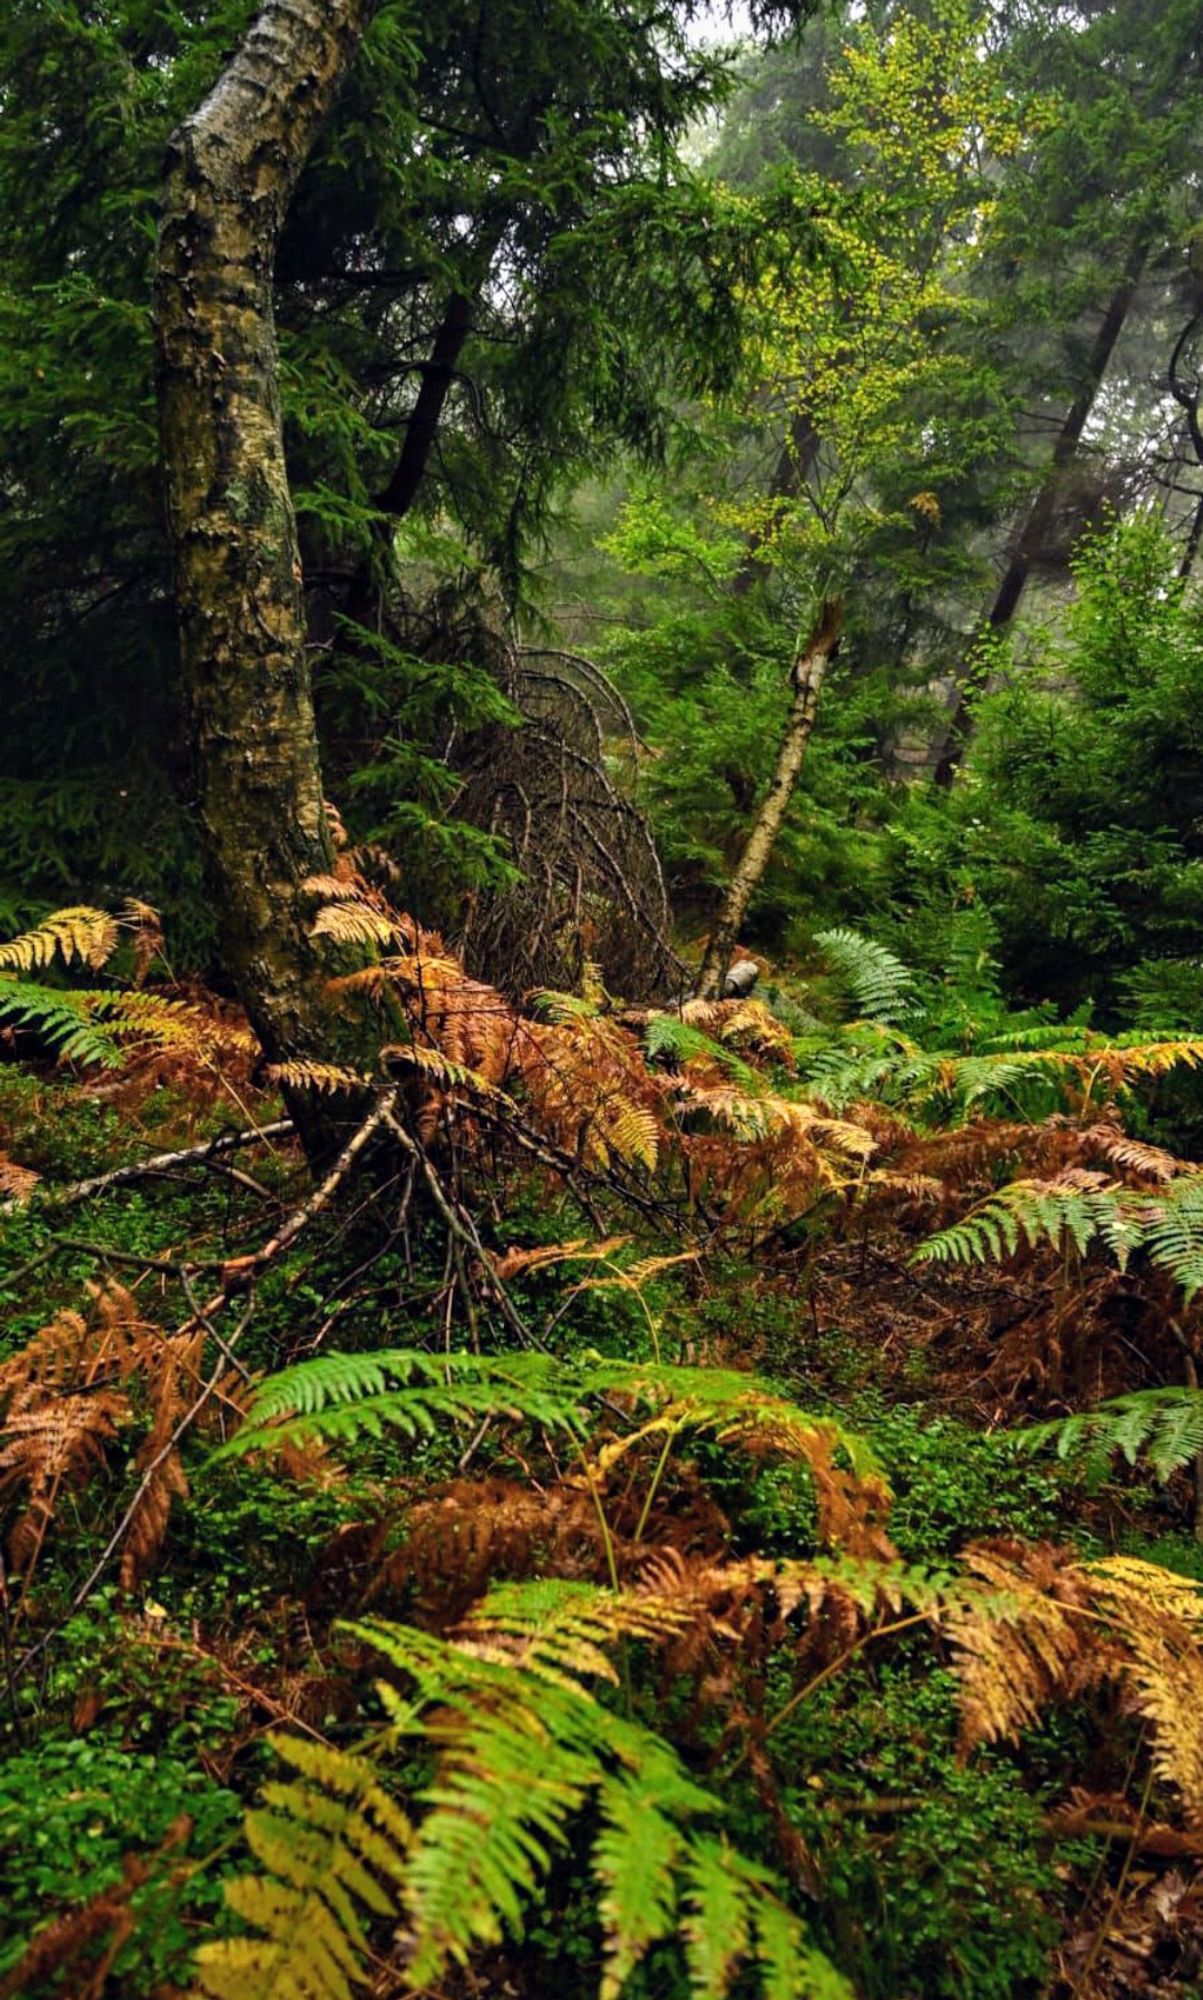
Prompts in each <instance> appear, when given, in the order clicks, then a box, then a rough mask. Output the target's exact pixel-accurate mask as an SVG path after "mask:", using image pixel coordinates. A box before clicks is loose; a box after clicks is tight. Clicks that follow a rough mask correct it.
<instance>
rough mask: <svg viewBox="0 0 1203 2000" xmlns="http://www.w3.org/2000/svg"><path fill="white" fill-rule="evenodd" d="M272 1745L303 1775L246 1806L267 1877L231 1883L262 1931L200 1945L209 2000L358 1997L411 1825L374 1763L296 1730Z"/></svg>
mask: <svg viewBox="0 0 1203 2000" xmlns="http://www.w3.org/2000/svg"><path fill="white" fill-rule="evenodd" d="M272 1742H273V1746H274V1748H275V1750H276V1752H277V1754H278V1755H279V1756H280V1757H281V1758H283V1760H284V1761H285V1762H286V1763H288V1764H291V1765H292V1766H293V1768H294V1770H296V1771H297V1772H299V1773H300V1782H298V1781H296V1780H293V1781H291V1782H286V1783H281V1782H279V1781H277V1782H275V1783H273V1784H269V1785H267V1786H266V1787H265V1789H264V1799H265V1801H266V1806H267V1809H266V1810H264V1809H262V1808H261V1809H259V1810H256V1811H252V1812H250V1813H248V1814H247V1816H246V1822H245V1825H246V1837H247V1843H248V1845H249V1847H250V1849H251V1852H252V1853H253V1854H254V1856H255V1858H256V1860H257V1861H259V1862H260V1863H261V1864H262V1866H263V1868H264V1869H265V1870H266V1871H267V1872H266V1873H265V1874H263V1875H259V1876H251V1877H249V1878H244V1879H242V1880H237V1881H232V1882H227V1884H226V1890H225V1894H226V1900H227V1902H228V1903H229V1905H230V1907H231V1908H232V1909H233V1910H235V1911H236V1912H237V1914H238V1915H239V1916H240V1917H242V1918H243V1919H244V1920H245V1921H246V1923H247V1924H248V1925H251V1926H253V1928H254V1930H255V1931H257V1932H258V1933H259V1935H258V1936H250V1937H237V1938H223V1939H222V1940H221V1941H220V1942H219V1943H209V1944H202V1945H201V1946H200V1947H199V1949H198V1951H197V1954H196V1964H197V1973H198V1978H199V1991H200V1992H201V1993H203V1994H208V1995H209V1996H211V2000H351V1994H352V1989H353V1986H355V1985H359V1984H361V1982H362V1979H363V1969H364V1965H365V1961H366V1957H367V1950H368V1940H367V1935H366V1932H365V1929H364V1922H365V1920H366V1919H368V1918H370V1917H377V1918H379V1917H386V1916H388V1915H389V1914H390V1913H391V1912H392V1910H393V1909H394V1907H395V1901H396V1896H397V1893H398V1891H399V1889H400V1887H401V1885H402V1884H403V1883H404V1882H405V1879H406V1855H407V1850H408V1848H409V1846H410V1842H411V1838H412V1830H411V1828H410V1824H409V1821H408V1819H407V1818H406V1816H405V1814H404V1813H403V1812H402V1810H401V1808H400V1807H399V1806H398V1805H397V1803H396V1801H395V1800H394V1799H393V1798H392V1796H391V1794H390V1793H389V1792H388V1791H387V1790H386V1789H385V1787H384V1786H383V1785H382V1783H381V1782H380V1778H379V1774H378V1772H377V1769H376V1766H375V1764H374V1763H373V1762H372V1761H371V1760H370V1759H368V1758H366V1757H361V1756H355V1755H352V1754H350V1753H349V1752H347V1751H345V1750H337V1749H334V1748H332V1747H331V1746H330V1745H329V1744H326V1743H321V1744H318V1743H311V1742H308V1741H306V1740H305V1739H303V1738H300V1737H296V1736H285V1735H279V1736H275V1737H273V1739H272ZM386 1885H387V1886H386Z"/></svg>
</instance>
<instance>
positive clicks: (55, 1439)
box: [0, 1389, 129, 1578]
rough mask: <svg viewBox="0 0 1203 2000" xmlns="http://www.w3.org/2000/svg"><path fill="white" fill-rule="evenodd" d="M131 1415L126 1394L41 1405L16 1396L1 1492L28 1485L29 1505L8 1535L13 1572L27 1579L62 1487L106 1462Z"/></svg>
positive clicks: (1, 1461) (0, 1451)
mask: <svg viewBox="0 0 1203 2000" xmlns="http://www.w3.org/2000/svg"><path fill="white" fill-rule="evenodd" d="M128 1415H129V1401H128V1398H127V1397H126V1396H124V1395H123V1394H121V1393H119V1392H118V1391H116V1390H112V1389H101V1390H97V1391H96V1392H95V1393H94V1394H93V1395H90V1396H86V1397H85V1396H81V1397H70V1396H64V1397H60V1398H58V1399H57V1400H56V1401H55V1402H52V1403H42V1404H41V1405H38V1404H37V1403H36V1402H34V1400H33V1397H32V1395H28V1396H26V1397H15V1398H14V1399H13V1401H12V1402H11V1403H10V1406H9V1409H8V1412H7V1414H6V1416H5V1420H4V1444H3V1446H2V1447H0V1493H7V1492H10V1491H11V1490H12V1489H13V1488H14V1487H24V1489H25V1494H26V1505H25V1508H24V1511H23V1512H22V1513H21V1514H19V1515H18V1517H17V1519H16V1521H15V1523H14V1525H13V1527H12V1529H11V1532H10V1535H9V1552H10V1555H11V1557H12V1563H13V1568H14V1569H15V1570H16V1571H17V1572H18V1573H19V1574H21V1575H23V1576H25V1577H26V1578H28V1576H29V1573H30V1571H31V1570H32V1568H33V1565H34V1563H35V1562H36V1560H37V1557H38V1554H39V1552H40V1550H41V1546H42V1543H43V1541H44V1540H45V1537H46V1531H47V1529H48V1527H49V1525H50V1522H51V1519H52V1517H53V1514H54V1510H55V1505H56V1502H57V1500H58V1495H59V1491H60V1489H61V1487H62V1486H63V1485H72V1486H75V1485H81V1484H83V1483H84V1482H85V1481H86V1480H87V1479H88V1478H89V1476H90V1475H91V1474H92V1473H93V1472H95V1471H96V1470H98V1469H99V1467H100V1466H102V1465H103V1463H104V1457H105V1449H106V1447H107V1446H108V1445H109V1444H111V1443H112V1442H113V1441H114V1439H115V1438H116V1436H117V1426H118V1424H119V1423H120V1422H121V1421H122V1420H124V1419H125V1418H126V1417H127V1416H128Z"/></svg>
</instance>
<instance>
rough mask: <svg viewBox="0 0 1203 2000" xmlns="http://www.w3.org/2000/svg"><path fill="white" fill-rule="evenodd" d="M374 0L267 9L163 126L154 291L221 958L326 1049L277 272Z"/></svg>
mask: <svg viewBox="0 0 1203 2000" xmlns="http://www.w3.org/2000/svg"><path fill="white" fill-rule="evenodd" d="M372 5H373V0H267V4H266V5H265V6H264V7H263V9H262V11H261V12H260V14H259V15H258V17H257V19H256V20H255V21H254V23H253V24H252V26H251V27H250V29H249V30H248V32H247V34H246V36H245V39H244V40H243V42H242V45H241V47H240V48H239V49H238V51H237V53H236V54H235V56H234V57H233V58H232V60H231V62H230V64H229V66H228V68H227V69H226V71H225V74H224V75H223V76H222V77H221V79H220V81H219V82H218V83H217V85H216V86H215V88H214V89H213V90H212V91H211V92H210V94H209V96H208V97H207V98H206V99H205V101H204V103H203V104H202V105H201V106H200V108H199V109H198V110H197V111H196V112H194V113H193V115H192V116H191V117H190V118H188V119H187V120H186V121H185V123H184V124H183V125H181V126H180V128H179V130H178V131H177V132H176V133H175V134H174V135H173V137H172V139H171V141H170V144H169V148H168V153H167V160H166V166H165V174H164V182H163V190H162V206H161V217H160V227H159V241H158V261H157V271H156V282H155V303H154V314H155V338H156V348H157V363H158V395H159V421H160V437H161V445H162V455H163V467H164V475H165V484H166V493H167V517H168V529H169V535H170V540H171V546H172V553H173V559H174V566H175V588H176V597H177V602H178V607H179V622H180V643H181V656H182V665H183V675H184V684H185V688H186V691H187V697H188V701H189V706H190V712H191V733H192V743H193V751H194V757H195V765H196V784H197V794H198V804H199V810H200V817H201V823H202V827H203V831H204V836H205V842H206V847H207V852H208V860H209V867H210V874H211V881H212V888H213V893H214V896H215V899H216V903H217V908H218V913H219V920H220V927H221V930H220V947H221V952H222V961H223V965H224V967H225V969H226V971H227V972H228V974H229V977H230V978H231V980H232V981H233V984H234V986H235V989H236V991H237V992H238V995H239V997H240V998H241V1000H242V1001H243V1003H244V1005H245V1006H246V1009H247V1012H248V1014H249V1015H250V1018H251V1021H252V1024H253V1025H254V1028H255V1030H256V1032H257V1033H258V1035H259V1037H260V1039H261V1040H262V1042H263V1045H264V1048H265V1049H266V1051H267V1053H268V1055H269V1056H271V1057H272V1058H273V1059H275V1060H280V1059H284V1058H287V1057H290V1056H295V1055H311V1056H312V1055H317V1054H319V1053H322V1052H328V1051H330V1050H331V1048H332V1037H331V1018H330V1005H329V1002H328V1001H327V1000H326V997H325V990H324V989H325V979H324V975H323V972H322V968H321V966H320V964H319V962H318V960H317V957H316V954H315V950H314V947H313V946H312V944H311V942H310V940H309V937H308V918H309V911H308V909H307V907H306V898H305V896H304V894H303V893H302V887H301V885H302V884H303V882H304V881H305V878H306V877H307V876H310V875H312V874H315V873H320V872H325V871H327V870H328V868H329V865H330V860H331V850H330V839H329V834H328V831H327V825H326V816H325V809H324V805H323V799H322V781H321V771H320V767H319V759H318V743H317V735H316V731H315V728H314V718H313V704H312V699H311V694H310V679H309V665H308V656H307V652H306V621H305V606H304V599H303V594H302V586H301V565H300V557H299V554H298V546H297V533H296V517H295V514H294V510H293V503H292V496H291V493H290V491H289V485H288V474H287V470H286V467H285V462H284V440H283V431H282V424H281V410H280V387H279V379H278V371H277V364H276V336H275V324H274V319H273V312H272V282H273V267H274V263H275V255H276V246H277V243H278V240H279V235H280V230H281V226H282V224H283V222H284V217H285V214H286V211H287V209H288V204H289V201H290V199H291V197H292V193H293V189H294V187H295V185H296V182H297V179H298V177H299V175H300V172H301V169H302V167H303V166H304V163H305V160H306V158H307V157H308V154H309V151H310V148H311V146H312V144H313V142H314V139H315V137H316V135H317V132H318V129H319V127H320V125H321V123H322V121H323V119H324V118H325V116H326V114H327V112H328V110H329V108H330V106H331V104H332V102H333V99H334V96H335V94H336V91H337V89H338V85H339V83H340V80H341V78H342V76H343V74H344V73H345V71H346V68H347V65H348V63H349V61H350V59H351V56H352V54H353V52H354V50H355V47H356V45H357V43H358V40H359V37H360V35H361V34H362V32H363V29H364V27H365V25H366V23H367V20H368V18H369V16H370V13H371V11H372Z"/></svg>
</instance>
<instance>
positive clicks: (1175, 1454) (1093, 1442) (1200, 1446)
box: [1016, 1388, 1203, 1483]
mask: <svg viewBox="0 0 1203 2000" xmlns="http://www.w3.org/2000/svg"><path fill="white" fill-rule="evenodd" d="M1016 1442H1017V1443H1018V1444H1020V1445H1021V1446H1022V1447H1024V1448H1026V1449H1028V1450H1036V1449H1039V1448H1040V1447H1041V1446H1043V1445H1046V1444H1051V1445H1054V1446H1055V1447H1056V1451H1057V1456H1058V1457H1059V1458H1073V1457H1077V1456H1079V1455H1081V1456H1083V1457H1085V1459H1086V1461H1087V1467H1088V1470H1091V1471H1104V1470H1106V1467H1107V1465H1108V1463H1109V1462H1110V1460H1111V1459H1113V1458H1115V1457H1116V1456H1117V1455H1119V1456H1122V1457H1123V1458H1124V1459H1125V1460H1126V1461H1127V1463H1128V1464H1129V1465H1135V1464H1136V1462H1137V1460H1138V1459H1139V1458H1140V1457H1142V1456H1143V1457H1144V1458H1145V1459H1147V1461H1148V1464H1149V1468H1150V1470H1151V1471H1152V1473H1153V1475H1154V1477H1155V1478H1157V1479H1159V1480H1161V1481H1162V1483H1164V1482H1165V1481H1166V1480H1167V1479H1169V1478H1170V1477H1171V1475H1172V1474H1173V1473H1175V1472H1177V1471H1179V1470H1180V1469H1181V1467H1182V1466H1184V1465H1189V1464H1191V1463H1192V1462H1193V1461H1194V1460H1195V1459H1196V1458H1198V1457H1199V1455H1200V1453H1201V1452H1203V1389H1188V1388H1182V1389H1141V1390H1137V1391H1135V1392H1134V1393H1133V1394H1131V1395H1128V1396H1116V1397H1114V1398H1112V1400H1111V1401H1110V1402H1107V1403H1101V1404H1100V1405H1099V1407H1098V1408H1097V1409H1095V1410H1082V1411H1079V1412H1078V1413H1077V1414H1076V1415H1075V1416H1072V1417H1066V1418H1064V1419H1063V1420H1061V1421H1059V1422H1057V1423H1051V1424H1036V1425H1033V1426H1032V1427H1031V1428H1030V1429H1028V1430H1025V1431H1020V1432H1019V1433H1018V1435H1017V1439H1016Z"/></svg>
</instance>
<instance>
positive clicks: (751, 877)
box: [696, 597, 844, 1000]
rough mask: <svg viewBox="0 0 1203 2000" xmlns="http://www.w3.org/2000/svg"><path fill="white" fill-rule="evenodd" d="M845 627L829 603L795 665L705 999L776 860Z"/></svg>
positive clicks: (834, 600)
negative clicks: (769, 776) (772, 764)
mask: <svg viewBox="0 0 1203 2000" xmlns="http://www.w3.org/2000/svg"><path fill="white" fill-rule="evenodd" d="M843 623H844V605H843V599H842V598H838V597H829V598H826V599H825V600H824V602H823V606H822V609H821V610H820V612H819V615H818V618H817V619H816V620H815V623H814V625H813V627H812V628H811V633H810V637H809V638H808V639H807V641H806V644H805V646H803V648H802V650H801V651H800V652H799V654H798V657H797V660H796V661H795V663H794V675H793V680H794V698H793V701H792V703H791V705H790V712H789V720H788V722H787V723H786V726H785V734H784V735H783V737H782V739H781V748H780V750H779V751H778V753H777V768H776V770H775V771H774V773H773V781H772V783H771V784H770V786H769V789H768V791H767V792H766V793H765V795H764V799H763V801H762V803H761V807H760V811H759V812H758V813H757V815H756V821H755V824H754V825H753V827H752V831H751V833H750V834H749V835H748V840H747V844H746V846H745V848H744V851H743V853H742V854H741V855H740V858H739V861H738V864H737V866H736V869H735V872H734V874H733V875H732V877H731V882H730V885H729V887H728V889H727V894H726V898H725V900H724V902H723V907H722V911H721V913H720V915H719V919H718V922H717V923H716V925H715V926H714V929H713V930H712V932H711V933H710V937H709V939H708V941H707V944H706V950H705V954H704V956H703V958H702V964H701V970H700V971H699V973H698V981H697V987H696V992H697V994H698V997H699V998H700V999H703V1000H710V999H714V998H715V996H716V995H718V994H720V993H721V992H722V988H723V981H724V979H725V978H726V974H727V967H728V966H729V965H730V963H731V957H732V954H733V952H734V950H735V946H736V942H737V940H738V938H739V930H740V925H741V924H742V923H743V920H744V917H745V916H746V914H747V909H748V904H749V903H750V902H751V900H752V896H753V894H754V892H755V890H756V887H757V885H758V883H759V882H760V878H761V876H762V875H763V874H764V871H765V868H766V867H767V865H768V862H769V858H770V856H771V855H772V852H773V848H774V846H775V844H776V841H777V835H778V834H779V833H780V831H781V827H782V822H783V821H784V819H785V815H786V812H787V810H788V808H789V802H790V800H791V798H792V797H793V794H794V786H795V785H796V784H797V782H798V776H799V773H800V772H801V769H802V765H803V763H804V761H805V758H806V751H807V747H808V745H809V743H810V739H811V736H812V734H813V732H814V726H815V717H816V715H817V714H818V709H819V696H820V694H821V693H822V691H823V682H824V680H825V679H826V676H827V669H828V667H829V666H830V664H831V662H832V660H833V659H834V658H835V655H836V652H837V650H838V648H839V643H840V633H841V631H842V629H843Z"/></svg>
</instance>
